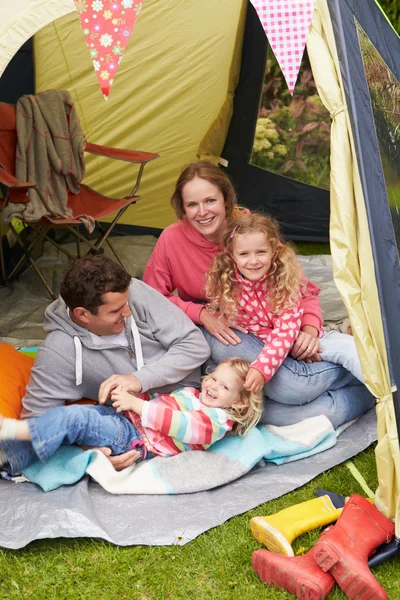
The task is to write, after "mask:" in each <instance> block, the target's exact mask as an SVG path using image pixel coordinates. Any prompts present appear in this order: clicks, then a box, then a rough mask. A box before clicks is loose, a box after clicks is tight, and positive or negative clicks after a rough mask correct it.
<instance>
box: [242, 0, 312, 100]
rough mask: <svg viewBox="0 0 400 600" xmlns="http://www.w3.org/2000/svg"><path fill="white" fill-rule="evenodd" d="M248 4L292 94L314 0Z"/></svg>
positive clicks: (260, 0) (269, 0) (254, 0)
mask: <svg viewBox="0 0 400 600" xmlns="http://www.w3.org/2000/svg"><path fill="white" fill-rule="evenodd" d="M251 3H252V4H253V6H254V8H255V9H256V11H257V14H258V16H259V18H260V21H261V23H262V26H263V28H264V31H265V34H266V36H267V37H268V41H269V44H270V46H271V48H272V50H273V51H274V54H275V56H276V59H277V61H278V63H279V66H280V68H281V70H282V74H283V76H284V78H285V80H286V83H287V85H288V88H289V91H290V93H291V94H292V95H293V91H294V86H295V84H296V81H297V76H298V74H299V70H300V65H301V60H302V58H303V54H304V48H305V45H306V41H307V36H308V31H309V29H310V25H311V21H312V16H313V12H314V6H315V0H251Z"/></svg>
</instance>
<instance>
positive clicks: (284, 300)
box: [206, 213, 305, 318]
mask: <svg viewBox="0 0 400 600" xmlns="http://www.w3.org/2000/svg"><path fill="white" fill-rule="evenodd" d="M249 233H264V234H265V236H266V238H267V240H268V242H269V243H270V244H271V246H272V251H273V258H272V262H271V268H270V270H269V272H268V302H269V305H270V307H271V310H272V311H273V312H274V313H275V314H281V313H282V312H284V311H285V310H288V309H289V308H292V307H294V306H296V305H297V304H298V302H299V300H300V294H301V292H304V293H305V278H304V274H303V270H302V268H301V266H300V264H299V262H298V260H297V257H296V253H295V251H294V249H293V248H292V247H291V246H290V244H288V243H287V242H284V241H283V239H282V237H281V234H280V231H279V226H278V223H277V222H276V221H275V219H273V218H272V217H270V216H266V215H262V214H260V213H252V214H243V213H241V214H239V215H237V216H235V217H234V218H233V219H232V220H231V221H230V222H229V223H228V224H227V226H226V228H225V231H224V233H223V237H222V246H223V250H222V252H220V253H219V254H217V255H216V256H215V257H214V259H213V262H212V264H211V267H210V270H209V271H208V273H207V280H206V296H207V298H208V299H209V300H210V302H209V304H208V305H207V308H208V309H209V310H210V311H211V312H216V311H218V310H219V311H220V312H221V314H225V315H226V316H228V317H229V318H234V317H235V316H236V315H237V298H238V293H239V283H238V281H237V278H236V275H235V270H236V263H235V261H234V259H233V249H234V244H235V240H236V239H237V238H238V237H239V236H242V235H247V234H249Z"/></svg>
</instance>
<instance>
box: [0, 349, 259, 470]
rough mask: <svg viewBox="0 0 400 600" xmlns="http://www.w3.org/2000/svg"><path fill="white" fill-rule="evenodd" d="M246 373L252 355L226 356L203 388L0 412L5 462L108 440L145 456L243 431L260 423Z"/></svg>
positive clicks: (198, 446)
mask: <svg viewBox="0 0 400 600" xmlns="http://www.w3.org/2000/svg"><path fill="white" fill-rule="evenodd" d="M248 372H249V363H248V362H247V361H244V360H241V359H228V360H225V361H223V362H222V363H220V364H219V365H218V366H217V368H216V369H215V371H214V372H213V373H212V374H210V375H206V376H205V377H204V378H203V380H202V386H201V394H200V392H199V391H198V390H196V389H194V388H180V389H179V390H177V391H176V392H172V393H171V394H169V395H168V394H152V396H151V397H150V396H149V394H143V395H142V396H143V397H146V400H143V397H142V398H139V397H138V396H133V395H131V394H130V393H128V392H126V391H125V390H123V389H122V387H121V386H119V387H118V388H115V389H114V390H113V391H112V392H111V402H112V407H111V406H81V405H72V406H63V407H58V408H54V409H52V410H49V411H48V412H47V413H46V414H44V415H42V416H40V417H37V418H32V419H26V420H22V421H18V420H16V419H6V418H3V417H0V439H1V440H4V442H3V443H1V444H0V466H1V465H4V464H6V463H8V464H9V466H10V470H11V472H12V473H13V474H14V473H18V472H21V470H23V469H24V468H25V467H27V466H28V465H29V464H30V463H31V462H32V461H33V460H35V459H36V458H39V460H41V461H42V462H44V461H46V460H47V459H48V458H50V456H52V455H53V454H54V452H55V451H56V450H57V448H59V447H60V446H61V444H77V445H80V446H96V447H102V446H107V447H109V448H111V450H112V454H123V453H124V452H127V451H128V450H130V449H132V448H135V447H139V448H140V450H141V455H142V456H141V460H144V459H145V458H149V457H151V456H153V455H159V456H171V455H173V454H178V453H179V452H185V451H187V450H206V449H207V448H209V447H210V446H211V445H212V444H214V443H215V442H216V441H217V440H219V439H221V438H223V437H224V435H225V434H226V433H227V432H229V431H232V433H238V434H239V435H245V434H246V433H247V432H248V431H249V429H251V428H252V427H254V426H255V425H256V424H257V423H258V421H259V419H260V417H261V414H262V397H261V394H256V393H253V392H250V391H248V390H245V389H244V387H243V384H244V382H245V380H246V377H247V375H248ZM120 413H124V414H120ZM6 440H7V441H6ZM17 440H23V441H17Z"/></svg>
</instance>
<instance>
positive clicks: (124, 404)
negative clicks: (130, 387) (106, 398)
mask: <svg viewBox="0 0 400 600" xmlns="http://www.w3.org/2000/svg"><path fill="white" fill-rule="evenodd" d="M111 401H112V405H113V407H114V408H115V410H116V411H117V413H120V412H122V411H124V410H132V411H133V412H135V413H136V414H138V415H141V414H142V408H143V404H144V401H143V400H142V399H141V398H138V397H137V396H133V395H132V394H129V393H128V392H127V391H126V390H124V389H123V387H122V385H119V386H117V387H116V388H114V389H113V391H112V392H111Z"/></svg>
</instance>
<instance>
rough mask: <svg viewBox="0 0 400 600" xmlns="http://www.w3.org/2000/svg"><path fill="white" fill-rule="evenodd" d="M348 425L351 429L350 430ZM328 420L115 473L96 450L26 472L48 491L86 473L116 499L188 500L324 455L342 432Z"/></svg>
mask: <svg viewBox="0 0 400 600" xmlns="http://www.w3.org/2000/svg"><path fill="white" fill-rule="evenodd" d="M347 425H349V424H347ZM344 428H345V427H341V428H339V429H338V430H336V431H335V430H334V429H333V426H332V424H331V422H330V421H329V419H328V418H327V417H325V416H319V417H313V418H311V419H305V420H304V421H301V422H300V423H296V424H294V425H289V426H286V427H275V426H273V425H264V426H259V427H255V428H254V429H252V430H251V431H250V432H249V434H248V435H247V436H245V437H243V438H242V437H240V436H237V435H232V436H230V435H227V436H225V437H224V438H223V439H222V440H219V441H218V442H216V443H215V444H213V446H211V448H209V449H208V450H207V451H206V452H202V451H193V452H182V453H180V454H177V455H176V456H171V457H156V458H153V459H151V460H148V461H144V462H141V463H138V464H136V465H132V466H131V467H128V468H127V469H124V470H123V471H120V472H117V471H115V470H114V468H113V467H112V465H111V463H110V462H109V461H108V460H107V458H106V457H105V456H104V455H103V454H102V453H101V452H100V451H98V450H89V451H87V452H83V451H80V450H79V449H77V448H76V447H68V446H62V447H61V448H60V449H59V450H58V451H57V452H56V454H55V455H54V456H53V457H52V458H51V459H50V460H48V461H47V462H45V463H40V462H39V461H36V462H35V463H33V464H32V465H30V466H29V467H28V468H26V469H25V470H24V472H23V473H24V475H25V476H26V477H27V478H28V479H29V481H31V482H33V483H36V484H38V485H39V486H40V487H41V488H42V489H43V490H44V491H50V490H53V489H56V488H57V487H59V486H61V485H63V484H67V483H68V484H70V483H74V481H78V480H79V479H81V478H82V477H83V476H84V475H85V473H87V474H88V475H90V476H91V477H92V478H93V479H94V480H95V481H97V482H98V483H99V484H100V485H101V486H102V487H103V488H104V489H105V490H106V491H108V492H110V493H112V494H187V493H193V492H199V491H204V490H210V489H213V488H215V487H218V486H220V485H223V484H226V483H229V482H231V481H234V480H235V479H238V478H239V477H241V476H242V475H245V474H246V473H248V472H249V471H250V470H251V469H252V468H253V467H254V466H255V465H257V464H258V463H259V462H260V461H268V462H273V463H275V464H283V463H286V462H292V461H294V460H300V459H302V458H306V457H308V456H312V455H313V454H317V453H318V452H323V451H324V450H327V449H328V448H331V447H332V446H334V445H335V444H336V438H337V436H338V435H339V434H340V433H341V432H342V431H343V430H344Z"/></svg>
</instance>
